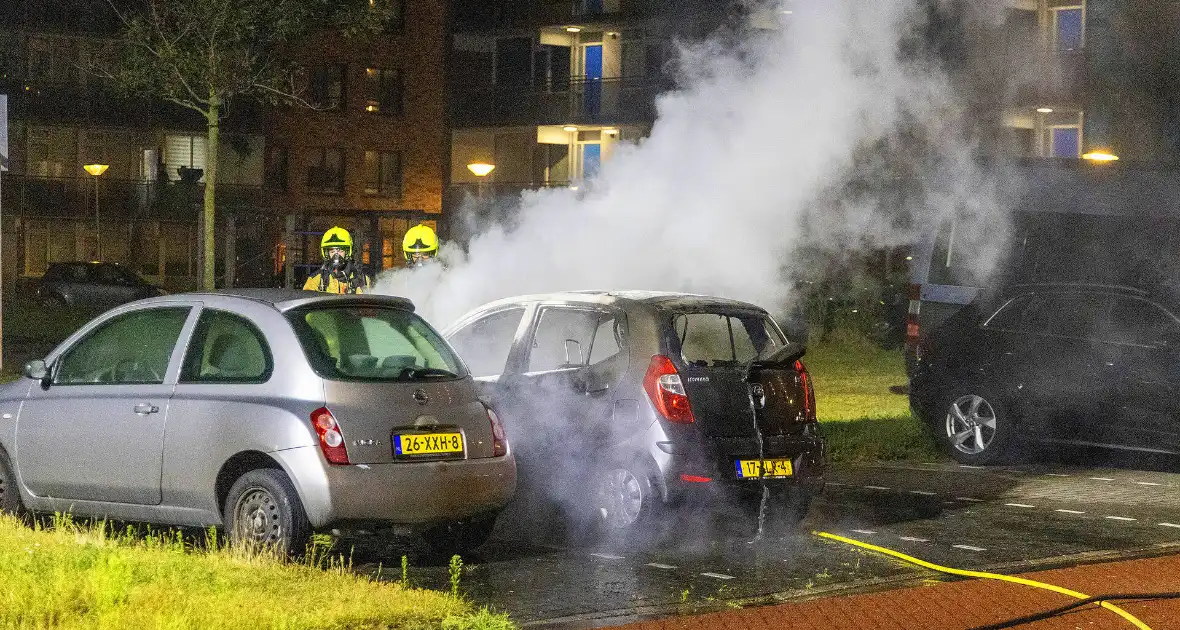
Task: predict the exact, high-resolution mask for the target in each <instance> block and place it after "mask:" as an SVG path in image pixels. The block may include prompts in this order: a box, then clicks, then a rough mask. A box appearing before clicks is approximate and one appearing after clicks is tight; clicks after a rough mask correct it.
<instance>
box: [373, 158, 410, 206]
mask: <svg viewBox="0 0 1180 630" xmlns="http://www.w3.org/2000/svg"><path fill="white" fill-rule="evenodd" d="M365 194H366V195H380V196H382V197H392V198H394V199H401V196H402V156H401V152H398V151H365Z"/></svg>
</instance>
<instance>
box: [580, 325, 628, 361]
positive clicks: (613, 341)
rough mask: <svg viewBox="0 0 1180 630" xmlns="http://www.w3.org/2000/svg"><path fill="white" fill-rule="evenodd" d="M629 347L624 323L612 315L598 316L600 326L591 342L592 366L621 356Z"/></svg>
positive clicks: (590, 358)
mask: <svg viewBox="0 0 1180 630" xmlns="http://www.w3.org/2000/svg"><path fill="white" fill-rule="evenodd" d="M626 347H627V332H626V328H625V327H624V326H623V321H622V320H621V319H620V318H618V317H616V316H615V315H612V314H610V313H601V314H599V316H598V326H597V327H596V328H595V330H594V337H593V338H592V339H591V340H590V357H589V360H588V361H589V364H590V365H598V364H600V363H603V362H605V361H608V360H610V359H612V358H614V357H616V356H618V355H619V353H620V352H622V351H623V349H624V348H626Z"/></svg>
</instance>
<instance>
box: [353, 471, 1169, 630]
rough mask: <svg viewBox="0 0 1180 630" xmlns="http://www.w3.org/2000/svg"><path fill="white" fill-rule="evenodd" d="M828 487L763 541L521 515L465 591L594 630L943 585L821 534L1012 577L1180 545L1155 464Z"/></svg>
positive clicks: (470, 567)
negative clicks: (574, 525) (584, 529)
mask: <svg viewBox="0 0 1180 630" xmlns="http://www.w3.org/2000/svg"><path fill="white" fill-rule="evenodd" d="M1176 470H1180V467H1178V468H1176ZM829 479H830V482H829V486H828V488H827V491H826V492H825V494H824V495H823V496H822V497H821V498H820V499H818V500H817V501H816V502H815V503H814V504H813V506H812V510H811V512H810V513H809V515H808V516H807V518H806V519H804V521H803V523H801V524H800V525H799V526H798V528H796V529H794V530H792V531H785V532H784V531H781V530H780V529H776V528H773V527H772V528H769V529H767V530H765V531H764V533H763V535H762V536H761V537H758V536H756V534H757V532H756V528H755V526H754V524H752V523H749V522H745V521H735V520H733V519H732V518H730V517H729V516H728V515H727V514H726V513H724V512H723V513H721V514H713V515H706V514H700V513H693V514H689V515H683V516H682V517H681V518H679V519H678V520H677V522H676V523H675V524H673V525H672V526H670V527H669V528H668V530H669V531H667V532H665V535H664V536H663V537H662V538H661V539H660V541H659V542H658V543H654V544H642V545H641V544H626V543H623V544H618V543H615V544H583V543H582V541H579V540H578V539H577V538H576V537H575V538H572V539H571V538H569V537H565V538H563V537H561V536H548V537H545V536H538V535H537V531H536V527H535V518H534V519H528V518H525V517H526V516H535V515H531V514H521V513H519V511H513V510H510V511H509V512H507V513H505V515H504V516H503V517H502V518H501V522H500V524H499V527H498V528H497V533H496V535H495V536H494V537H493V539H492V540H491V541H490V542H489V543H488V544H486V545H485V546H484V547H483V548H481V549H480V550H479V551H478V552H477V553H475V554H472V555H470V556H468V557H466V558H464V568H463V572H462V575H461V581H460V589H461V591H462V592H463V593H464V594H466V596H468V597H469V598H470V599H471V600H472V601H474V602H477V603H479V604H483V605H487V606H490V607H493V608H495V609H497V610H501V611H506V612H508V613H509V614H510V616H511V617H512V618H513V619H514V620H515V621H516V622H517V623H518V624H520V625H522V626H524V627H562V628H588V627H601V626H607V625H616V624H619V623H624V622H628V621H634V620H637V619H643V618H651V617H660V616H668V615H675V614H688V613H694V612H703V611H708V610H717V609H722V608H725V607H735V606H746V605H751V604H759V603H774V602H780V601H790V600H798V599H804V598H811V597H818V596H823V595H828V594H833V593H836V592H856V591H863V590H874V589H882V588H892V587H897V586H902V585H909V584H914V583H920V582H921V581H923V580H932V579H933V580H942V579H948V578H946V577H945V576H943V575H941V574H938V573H934V572H931V571H928V570H926V569H921V568H918V567H914V566H911V565H908V564H904V563H900V562H898V561H896V560H892V559H885V558H882V557H880V556H877V555H875V554H871V553H866V552H862V551H860V550H857V549H854V548H851V547H848V546H844V545H841V544H838V543H832V542H828V541H824V540H821V539H819V538H818V537H816V536H814V535H813V534H811V532H812V531H828V532H832V533H837V534H841V535H843V536H847V537H851V538H855V539H857V540H862V541H866V542H871V543H873V544H876V545H881V546H885V547H889V548H892V549H896V550H899V551H902V552H904V553H907V554H910V555H913V556H917V557H919V558H922V559H924V560H927V561H930V562H933V563H936V564H942V565H946V566H952V567H957V568H969V569H976V570H990V571H998V572H1002V573H1011V572H1018V571H1024V570H1028V569H1031V568H1041V567H1044V568H1048V567H1057V566H1069V565H1072V564H1077V563H1080V562H1085V561H1092V560H1097V559H1102V558H1115V557H1131V556H1138V555H1152V554H1158V553H1164V552H1166V551H1168V550H1172V551H1175V550H1180V473H1176V472H1169V471H1168V470H1167V469H1166V468H1165V467H1161V466H1160V465H1159V464H1158V463H1154V464H1152V465H1150V466H1143V465H1141V464H1140V463H1138V462H1136V463H1131V464H1128V463H1127V462H1119V461H1117V460H1116V461H1113V462H1111V461H1105V462H1100V463H1099V464H1098V465H1091V464H1090V463H1089V462H1088V461H1086V460H1085V459H1084V458H1083V459H1082V460H1081V461H1075V462H1074V463H1052V464H1038V465H1022V466H1010V467H1003V468H987V469H982V468H971V467H963V466H958V465H955V464H951V463H938V464H913V465H884V464H883V465H876V466H846V467H842V468H838V469H836V470H834V471H833V472H832V474H831V475H830V477H829ZM525 522H530V523H531V524H530V525H524V526H518V524H520V523H525ZM538 539H540V541H539V542H538ZM341 543H342V544H343V545H347V546H354V547H355V551H354V552H353V554H354V563H355V566H356V567H357V569H358V570H360V571H363V572H369V573H376V572H377V571H378V567H381V569H380V572H381V575H382V579H394V580H398V579H401V569H400V565H401V556H402V555H406V556H407V559H408V561H409V563H410V569H409V572H408V576H409V579H410V582H411V583H412V584H414V585H417V586H425V587H429V588H437V589H441V590H447V589H449V588H450V582H449V575H448V568H447V566H446V563H445V560H441V559H431V558H429V557H428V556H426V555H424V554H423V552H422V549H421V546H420V545H419V544H417V543H415V542H414V541H413V540H410V539H406V540H394V541H390V540H389V539H388V538H387V537H366V536H359V537H353V538H347V539H344V540H342V541H341ZM965 605H969V603H965Z"/></svg>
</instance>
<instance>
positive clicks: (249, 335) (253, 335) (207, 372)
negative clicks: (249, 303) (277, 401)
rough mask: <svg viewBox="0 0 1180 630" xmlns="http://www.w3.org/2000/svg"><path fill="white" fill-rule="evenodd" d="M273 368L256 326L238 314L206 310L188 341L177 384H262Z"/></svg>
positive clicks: (264, 341) (263, 339) (272, 360)
mask: <svg viewBox="0 0 1180 630" xmlns="http://www.w3.org/2000/svg"><path fill="white" fill-rule="evenodd" d="M273 369H274V359H273V358H272V357H271V353H270V347H269V346H268V345H267V343H266V339H265V337H263V335H262V332H261V331H259V330H258V327H256V326H255V325H254V324H252V323H251V322H250V321H249V320H247V319H245V318H244V317H241V316H239V315H235V314H233V313H227V312H225V311H218V310H212V309H206V310H204V311H202V312H201V318H200V319H199V320H197V327H196V329H195V330H194V331H193V336H192V341H191V342H189V346H188V354H187V355H186V356H185V358H184V369H183V370H182V371H181V373H180V382H182V383H265V382H266V381H267V380H268V379H269V378H270V375H271V372H272V371H273Z"/></svg>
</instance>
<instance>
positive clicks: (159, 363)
mask: <svg viewBox="0 0 1180 630" xmlns="http://www.w3.org/2000/svg"><path fill="white" fill-rule="evenodd" d="M190 310H191V309H190V308H189V307H187V306H186V307H167V308H151V309H142V310H137V311H132V312H130V313H124V314H122V315H119V316H117V317H114V318H112V319H110V320H107V321H106V322H104V323H103V324H102V325H100V326H99V327H98V329H96V330H94V331H91V332H90V334H89V335H87V336H86V337H84V338H83V339H82V340H80V341H78V342H77V343H75V344H74V345H73V346H72V347H71V348H70V349H69V350H67V351H66V352H65V354H63V355H62V357H61V358H60V359H58V360H57V362H56V366H55V369H54V378H53V382H54V383H55V384H59V385H80V384H131V383H135V384H153V383H154V384H159V383H163V382H164V374H165V372H167V371H168V362H169V361H170V360H171V359H172V351H173V350H174V349H175V347H176V340H177V338H179V337H180V330H181V328H183V327H184V322H185V319H187V318H188V314H189V311H190Z"/></svg>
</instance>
